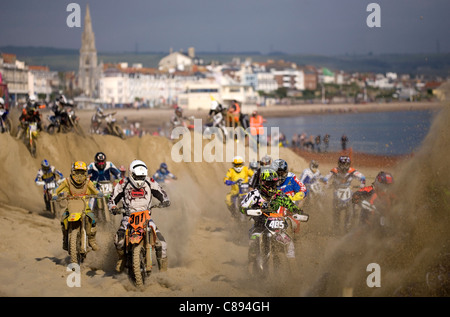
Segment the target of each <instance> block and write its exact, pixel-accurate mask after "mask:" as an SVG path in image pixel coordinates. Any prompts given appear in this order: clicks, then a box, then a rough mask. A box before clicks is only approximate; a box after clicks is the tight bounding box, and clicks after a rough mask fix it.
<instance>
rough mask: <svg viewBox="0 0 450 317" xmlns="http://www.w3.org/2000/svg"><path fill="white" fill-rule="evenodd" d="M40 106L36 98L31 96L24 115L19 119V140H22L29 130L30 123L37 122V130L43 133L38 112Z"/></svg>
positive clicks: (23, 111) (24, 109)
mask: <svg viewBox="0 0 450 317" xmlns="http://www.w3.org/2000/svg"><path fill="white" fill-rule="evenodd" d="M38 108H39V106H38V104H37V101H36V96H34V95H31V96H29V97H28V99H27V104H26V106H25V107H24V108H23V109H22V113H21V115H20V117H19V123H20V124H19V132H18V133H17V139H20V138H21V137H22V135H23V134H24V133H25V131H26V130H27V126H28V123H30V122H37V128H38V130H39V131H42V120H41V114H40V113H39V110H38Z"/></svg>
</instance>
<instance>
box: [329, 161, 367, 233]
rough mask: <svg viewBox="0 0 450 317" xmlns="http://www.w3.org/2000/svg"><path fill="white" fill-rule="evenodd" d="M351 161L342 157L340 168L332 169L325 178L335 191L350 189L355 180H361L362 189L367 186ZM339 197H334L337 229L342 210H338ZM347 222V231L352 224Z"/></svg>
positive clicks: (339, 163)
mask: <svg viewBox="0 0 450 317" xmlns="http://www.w3.org/2000/svg"><path fill="white" fill-rule="evenodd" d="M350 164H351V159H350V157H349V156H340V157H339V159H338V166H337V167H334V168H333V169H331V171H330V172H329V173H328V174H327V175H326V176H325V177H324V178H323V181H324V182H325V183H326V184H328V183H329V182H332V185H333V187H334V189H335V191H336V190H337V189H338V188H349V187H350V186H351V183H352V181H353V180H354V179H357V180H359V182H360V187H361V188H363V187H364V186H365V184H366V177H365V176H364V175H363V174H362V173H361V172H359V171H357V170H356V169H354V168H353V167H350ZM337 206H338V197H337V196H336V195H334V197H333V210H334V213H333V217H334V224H335V228H338V226H339V219H340V210H338V207H337ZM349 220H350V219H347V221H346V224H345V225H346V229H347V230H348V229H349V226H350V223H349V222H348V221H349Z"/></svg>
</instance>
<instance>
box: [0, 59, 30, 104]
mask: <svg viewBox="0 0 450 317" xmlns="http://www.w3.org/2000/svg"><path fill="white" fill-rule="evenodd" d="M0 74H1V76H2V81H3V82H5V83H6V84H7V85H8V91H9V97H10V98H11V104H12V105H14V104H15V103H18V102H25V100H26V98H27V96H28V93H29V90H28V66H27V65H26V64H25V62H23V61H20V60H18V59H17V57H16V55H15V54H9V53H2V54H1V56H0Z"/></svg>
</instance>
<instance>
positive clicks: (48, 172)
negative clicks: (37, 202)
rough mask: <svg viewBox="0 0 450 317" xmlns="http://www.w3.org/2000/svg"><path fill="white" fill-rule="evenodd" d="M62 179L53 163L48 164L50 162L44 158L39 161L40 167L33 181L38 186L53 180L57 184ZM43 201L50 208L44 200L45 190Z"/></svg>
mask: <svg viewBox="0 0 450 317" xmlns="http://www.w3.org/2000/svg"><path fill="white" fill-rule="evenodd" d="M63 179H64V176H63V174H62V173H61V172H60V171H58V170H57V169H56V168H55V167H54V166H53V165H50V163H49V162H48V161H47V160H46V159H44V160H42V162H41V168H40V169H39V170H38V172H37V175H36V178H35V179H34V182H35V183H36V184H37V185H39V186H44V185H45V184H46V183H51V182H53V181H55V182H56V183H57V184H58V185H59V184H61V183H62V181H63ZM44 201H45V205H46V207H47V209H50V206H49V205H48V204H49V202H47V201H46V200H45V191H44Z"/></svg>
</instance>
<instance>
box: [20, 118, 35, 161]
mask: <svg viewBox="0 0 450 317" xmlns="http://www.w3.org/2000/svg"><path fill="white" fill-rule="evenodd" d="M38 135H39V131H38V128H37V122H29V123H28V124H27V128H26V133H25V135H24V136H23V141H24V143H25V145H26V147H27V149H28V151H30V154H31V156H32V157H36V139H37V137H38Z"/></svg>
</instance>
